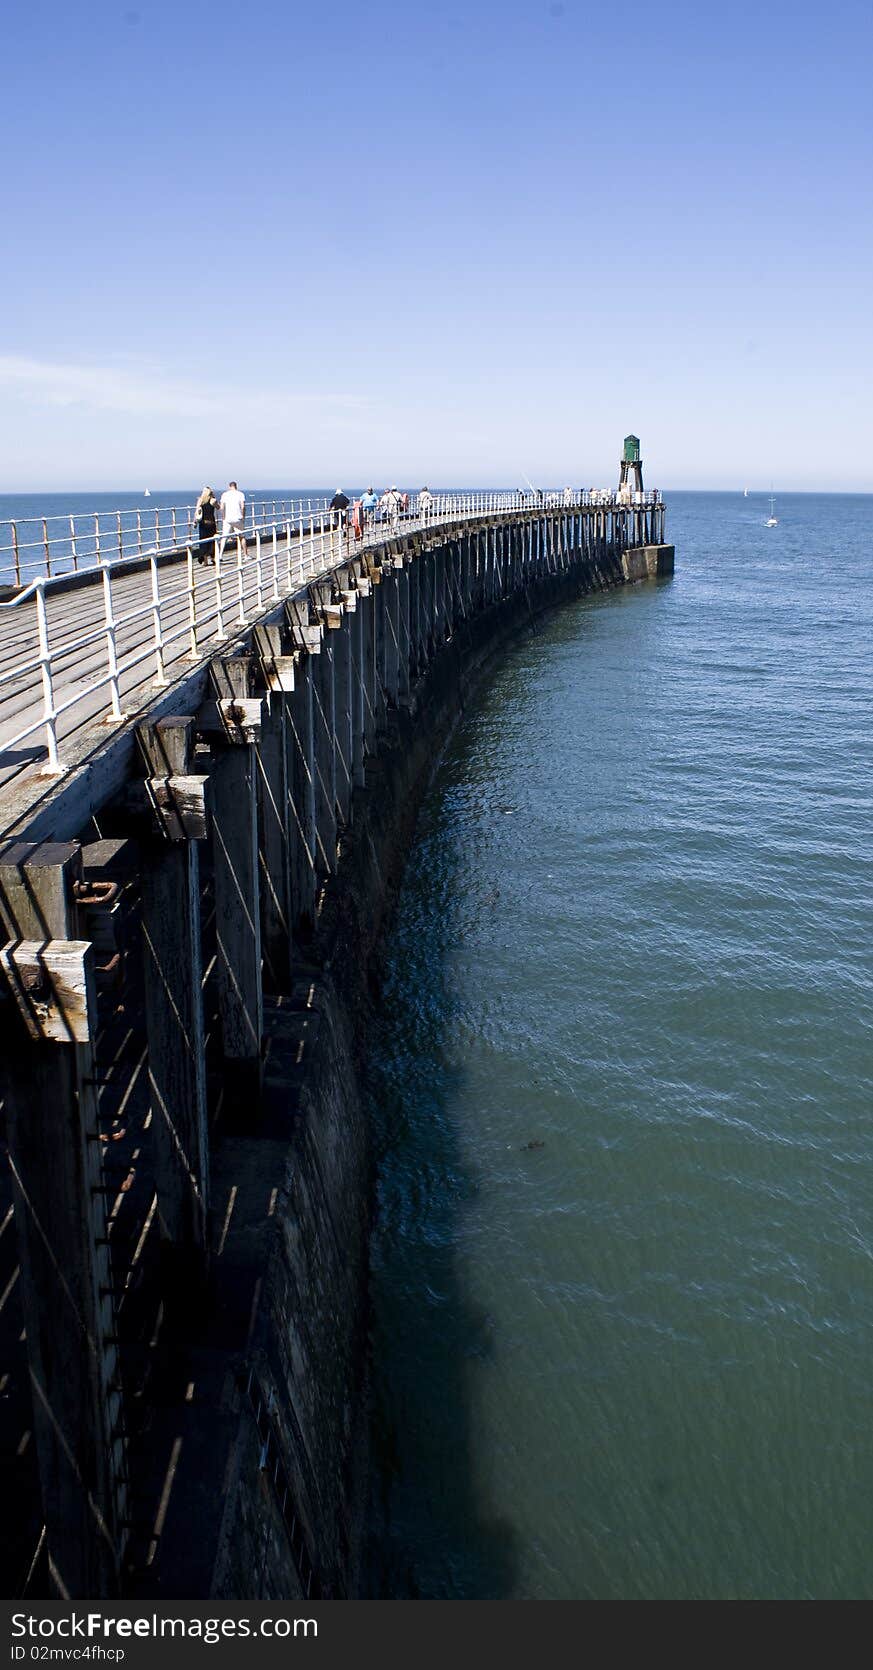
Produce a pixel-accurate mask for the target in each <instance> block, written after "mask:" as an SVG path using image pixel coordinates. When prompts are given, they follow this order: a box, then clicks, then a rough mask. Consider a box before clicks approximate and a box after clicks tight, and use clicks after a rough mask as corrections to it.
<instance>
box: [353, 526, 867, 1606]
mask: <svg viewBox="0 0 873 1670" xmlns="http://www.w3.org/2000/svg"><path fill="white" fill-rule="evenodd" d="M778 513H779V516H780V523H779V527H778V528H777V529H773V530H765V529H764V527H763V525H762V524H763V521H764V517H765V515H766V508H765V500H764V499H763V498H754V499H751V500H743V499H742V498H741V497H739V496H738V495H737V496H734V495H719V494H676V495H673V496H671V498H670V501H669V513H668V514H669V531H670V537H672V538H674V539H675V541H676V546H677V567H676V575H675V578H674V579H673V581H672V582H661V583H658V584H655V583H649V584H645V585H640V586H635V587H629V588H625V589H623V590H622V591H619V592H614V593H610V594H607V595H605V596H598V597H595V598H586V599H583V600H580V601H579V602H578V603H574V604H570V605H569V606H567V607H565V608H564V609H563V610H562V611H561V612H560V613H557V614H553V615H551V616H550V617H548V618H547V619H546V620H544V621H542V622H540V624H539V627H538V630H537V632H536V635H535V636H532V637H530V638H529V639H528V640H527V641H525V642H522V643H520V644H519V645H518V646H517V647H515V648H514V649H513V650H512V651H511V652H510V653H509V654H508V655H507V656H506V658H505V660H504V661H503V663H502V665H501V668H500V670H499V671H498V673H497V675H496V676H495V677H494V678H493V680H492V681H491V682H490V683H489V685H488V686H487V688H486V689H484V690H483V691H482V692H481V695H480V697H479V698H478V699H477V701H476V703H475V705H474V706H473V707H472V708H471V709H470V710H469V711H468V713H467V715H466V717H465V719H464V722H463V724H462V725H461V726H460V727H459V729H458V730H457V732H456V734H455V736H454V737H453V739H452V741H451V743H450V744H449V747H448V749H447V751H446V754H445V756H444V758H443V760H442V763H441V765H440V767H439V769H438V772H437V774H436V777H435V780H434V783H433V787H432V789H431V792H430V794H429V796H428V799H427V801H426V804H425V808H424V811H423V815H422V818H421V821H420V825H419V831H418V838H417V841H416V844H415V847H414V850H413V852H412V855H411V859H410V863H409V868H408V872H407V878H406V882H405V887H404V891H403V895H402V900H401V904H400V908H399V912H398V915H397V918H396V921H395V925H394V929H393V932H392V936H391V941H390V945H389V962H388V979H387V984H386V987H385V992H384V1001H383V1005H382V1019H381V1025H380V1029H379V1035H378V1039H377V1046H376V1051H375V1056H374V1060H373V1062H372V1068H371V1075H370V1093H371V1103H372V1113H373V1119H374V1122H375V1125H376V1130H377V1132H378V1144H379V1151H380V1163H379V1222H378V1226H377V1233H376V1239H375V1246H374V1262H373V1303H374V1373H375V1397H374V1404H375V1408H374V1420H373V1447H374V1486H373V1508H372V1522H373V1538H372V1541H373V1549H372V1587H373V1590H374V1592H382V1593H388V1594H394V1595H409V1594H412V1595H424V1596H470V1597H483V1596H489V1597H490V1596H495V1597H500V1596H506V1597H509V1596H513V1597H537V1598H567V1597H602V1598H609V1597H617V1596H628V1597H645V1596H652V1597H655V1596H678V1597H692V1596H730V1595H745V1596H752V1595H773V1596H776V1595H779V1596H806V1595H810V1596H812V1595H815V1596H865V1597H868V1598H869V1597H873V1398H871V1383H873V1097H871V1072H873V1047H871V1046H873V1022H871V1004H870V992H871V946H873V903H871V894H873V843H871V804H870V802H871V753H873V748H871V725H870V687H871V671H873V648H871V645H873V636H871V629H873V537H871V535H873V499H870V498H860V497H859V498H849V497H846V498H831V497H827V498H816V497H813V496H805V495H804V496H801V495H798V496H797V497H794V498H791V497H785V498H781V499H780V502H779V506H778Z"/></svg>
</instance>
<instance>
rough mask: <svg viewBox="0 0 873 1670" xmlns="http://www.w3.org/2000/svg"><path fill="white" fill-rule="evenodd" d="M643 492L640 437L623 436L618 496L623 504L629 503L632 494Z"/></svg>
mask: <svg viewBox="0 0 873 1670" xmlns="http://www.w3.org/2000/svg"><path fill="white" fill-rule="evenodd" d="M644 491H645V489H644V488H643V461H642V459H641V457H640V437H639V435H625V438H624V447H623V448H622V454H621V475H620V476H619V478H618V496H619V498H620V499H623V500H625V502H629V501H630V500H631V499H632V498H633V495H634V493H642V492H644Z"/></svg>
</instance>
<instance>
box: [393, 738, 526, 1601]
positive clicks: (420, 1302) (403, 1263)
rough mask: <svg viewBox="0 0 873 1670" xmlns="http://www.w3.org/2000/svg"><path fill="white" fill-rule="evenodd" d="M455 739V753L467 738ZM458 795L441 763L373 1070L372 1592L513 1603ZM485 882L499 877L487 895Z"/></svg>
mask: <svg viewBox="0 0 873 1670" xmlns="http://www.w3.org/2000/svg"><path fill="white" fill-rule="evenodd" d="M451 746H452V749H453V752H455V754H457V752H458V750H459V748H461V747H463V741H462V739H460V738H456V739H455V741H454V742H453V743H452V745H451ZM446 793H449V794H451V793H452V789H451V786H449V788H448V789H446V785H445V782H444V781H443V780H442V773H441V780H440V781H438V782H437V784H436V785H435V786H434V787H433V788H432V790H431V792H430V794H429V796H428V798H427V799H426V802H425V805H424V808H423V811H422V814H421V818H420V821H419V826H418V833H417V837H416V841H415V844H414V847H413V850H412V853H411V855H410V860H409V864H408V868H407V872H406V877H405V881H404V886H403V890H402V894H401V899H400V902H399V906H398V910H397V915H396V918H395V921H394V924H393V927H392V930H391V932H390V935H389V942H388V946H387V949H386V957H385V964H384V968H383V971H382V972H383V985H382V992H381V1001H380V1020H379V1023H378V1027H377V1032H376V1036H375V1037H374V1040H373V1047H372V1051H371V1055H370V1061H369V1068H368V1075H367V1081H366V1095H367V1100H368V1104H369V1107H368V1112H369V1117H370V1119H371V1126H372V1131H373V1136H374V1148H375V1159H376V1169H377V1207H376V1222H375V1226H374V1235H373V1250H372V1266H371V1301H372V1322H371V1325H372V1339H371V1355H372V1413H371V1432H370V1444H371V1454H370V1501H369V1524H368V1547H367V1558H366V1571H365V1592H367V1593H368V1594H369V1595H371V1596H372V1597H391V1598H401V1599H404V1598H405V1599H417V1598H418V1599H506V1598H508V1597H510V1596H511V1595H513V1593H515V1592H516V1583H517V1569H518V1562H517V1538H516V1534H515V1531H514V1529H513V1527H512V1525H511V1524H510V1523H507V1522H506V1520H505V1519H500V1518H498V1517H495V1516H494V1514H493V1513H491V1512H489V1508H488V1503H487V1500H486V1499H485V1495H484V1492H483V1490H482V1488H481V1485H480V1484H477V1467H476V1453H475V1443H474V1431H475V1427H474V1403H475V1396H476V1384H475V1382H476V1371H477V1368H481V1366H482V1364H483V1362H485V1361H489V1360H491V1359H493V1357H494V1355H495V1352H496V1350H497V1346H496V1343H495V1339H494V1330H493V1324H492V1319H491V1318H490V1317H489V1315H488V1314H487V1312H486V1311H485V1310H484V1309H483V1308H482V1307H481V1306H479V1305H477V1303H476V1302H475V1299H474V1298H473V1296H472V1295H471V1294H470V1293H469V1292H468V1291H467V1290H465V1286H464V1283H463V1280H462V1276H461V1269H460V1260H459V1253H458V1248H459V1242H460V1243H463V1241H464V1239H465V1237H466V1236H467V1235H468V1234H470V1233H472V1234H475V1233H476V1227H475V1226H476V1213H477V1200H478V1195H479V1189H480V1180H479V1178H478V1177H477V1175H476V1173H475V1170H474V1168H473V1167H472V1166H471V1164H470V1162H469V1160H468V1159H467V1158H466V1157H465V1155H464V1153H463V1146H462V1142H461V1137H460V1132H459V1130H458V1128H457V1123H456V1115H455V1111H454V1110H455V1109H457V1107H458V1104H459V1102H460V1101H461V1100H462V1099H463V1085H464V1078H465V1073H464V1068H463V1065H462V1059H463V1029H464V1023H463V1019H462V1017H461V1016H460V1015H459V1014H457V1013H455V1012H454V1009H453V1004H454V1000H453V995H452V987H451V981H450V978H449V961H450V957H451V955H452V954H453V951H454V949H455V945H456V936H457V933H458V929H459V923H458V914H459V909H463V910H466V909H469V896H466V897H465V893H464V889H465V878H464V875H463V873H462V872H463V858H462V854H461V853H460V851H459V850H458V843H457V837H456V836H453V835H452V834H451V831H450V830H447V821H448V820H446V819H445V817H444V807H445V796H446ZM486 892H487V884H486V885H485V887H484V889H483V900H484V893H486ZM484 903H485V906H486V908H487V900H484Z"/></svg>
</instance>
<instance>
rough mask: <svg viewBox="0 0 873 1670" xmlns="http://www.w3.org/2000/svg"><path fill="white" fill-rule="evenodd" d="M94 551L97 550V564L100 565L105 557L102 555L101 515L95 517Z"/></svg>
mask: <svg viewBox="0 0 873 1670" xmlns="http://www.w3.org/2000/svg"><path fill="white" fill-rule="evenodd" d="M94 551H95V554H96V557H97V565H98V567H99V566H100V563H101V562H102V561H103V558H102V557H101V555H100V517H99V516H95V517H94Z"/></svg>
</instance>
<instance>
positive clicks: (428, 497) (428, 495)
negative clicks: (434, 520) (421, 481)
mask: <svg viewBox="0 0 873 1670" xmlns="http://www.w3.org/2000/svg"><path fill="white" fill-rule="evenodd" d="M432 510H433V494H432V492H431V490H430V488H429V487H422V489H421V492H420V493H419V495H418V514H419V516H420V517H421V520H422V521H423V522H425V523H427V522H429V521H430V513H431V511H432Z"/></svg>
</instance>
